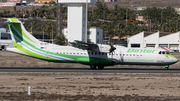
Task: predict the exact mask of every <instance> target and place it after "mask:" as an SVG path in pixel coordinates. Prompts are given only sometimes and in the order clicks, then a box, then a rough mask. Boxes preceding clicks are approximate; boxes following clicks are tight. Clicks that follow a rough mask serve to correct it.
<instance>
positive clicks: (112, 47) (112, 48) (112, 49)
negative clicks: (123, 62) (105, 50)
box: [109, 45, 116, 53]
mask: <svg viewBox="0 0 180 101" xmlns="http://www.w3.org/2000/svg"><path fill="white" fill-rule="evenodd" d="M110 46H111V49H110V50H109V51H110V53H111V52H113V51H114V50H116V48H115V47H114V46H113V45H110Z"/></svg>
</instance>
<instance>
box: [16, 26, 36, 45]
mask: <svg viewBox="0 0 180 101" xmlns="http://www.w3.org/2000/svg"><path fill="white" fill-rule="evenodd" d="M13 25H14V27H15V28H16V29H17V30H18V31H19V32H20V33H21V34H22V35H23V36H24V37H25V38H27V39H28V40H30V41H32V42H34V41H33V40H31V39H30V38H29V37H28V36H27V35H26V34H25V33H24V31H23V30H22V29H21V27H20V24H13ZM34 43H36V42H34Z"/></svg>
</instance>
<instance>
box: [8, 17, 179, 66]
mask: <svg viewBox="0 0 180 101" xmlns="http://www.w3.org/2000/svg"><path fill="white" fill-rule="evenodd" d="M7 23H8V27H9V29H10V33H11V37H12V42H13V45H14V48H7V50H8V51H11V52H15V53H19V54H23V55H28V56H31V57H34V58H38V59H42V60H46V61H50V62H65V63H81V64H85V65H90V68H91V69H96V66H98V69H103V68H104V66H111V65H115V64H122V65H123V64H127V65H160V66H164V67H165V68H166V69H168V67H169V65H170V64H174V63H176V62H177V61H178V59H177V58H176V57H174V56H173V55H171V54H169V53H168V52H167V51H165V50H163V49H160V48H126V47H120V46H117V47H114V46H112V45H102V44H89V43H83V42H78V41H76V42H72V43H70V44H71V46H59V45H55V44H50V43H46V42H42V41H39V40H37V39H36V38H35V37H34V36H32V35H31V34H30V33H29V32H27V31H26V29H25V28H24V26H23V24H22V23H21V21H20V20H18V19H16V18H9V19H7Z"/></svg>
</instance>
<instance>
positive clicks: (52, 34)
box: [52, 25, 53, 44]
mask: <svg viewBox="0 0 180 101" xmlns="http://www.w3.org/2000/svg"><path fill="white" fill-rule="evenodd" d="M52 44H53V25H52Z"/></svg>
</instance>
